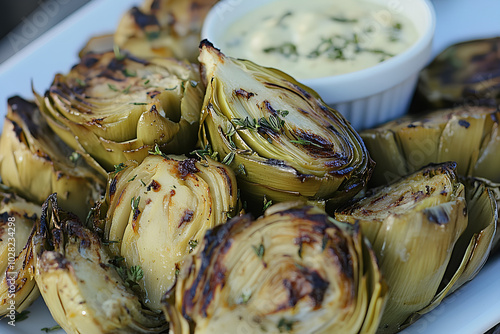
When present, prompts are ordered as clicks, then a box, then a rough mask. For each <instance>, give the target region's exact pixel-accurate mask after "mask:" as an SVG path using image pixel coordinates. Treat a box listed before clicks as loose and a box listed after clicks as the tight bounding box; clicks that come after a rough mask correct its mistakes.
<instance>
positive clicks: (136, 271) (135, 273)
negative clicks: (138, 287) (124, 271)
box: [128, 266, 144, 283]
mask: <svg viewBox="0 0 500 334" xmlns="http://www.w3.org/2000/svg"><path fill="white" fill-rule="evenodd" d="M143 277H144V271H143V270H142V268H141V267H140V266H132V267H130V269H129V271H128V279H129V280H130V281H132V282H135V283H137V282H139V281H140V280H141V279H142V278H143Z"/></svg>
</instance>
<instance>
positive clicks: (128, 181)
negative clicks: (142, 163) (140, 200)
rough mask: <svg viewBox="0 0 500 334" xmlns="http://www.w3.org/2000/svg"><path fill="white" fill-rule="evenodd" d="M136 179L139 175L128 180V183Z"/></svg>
mask: <svg viewBox="0 0 500 334" xmlns="http://www.w3.org/2000/svg"><path fill="white" fill-rule="evenodd" d="M136 177H137V174H136V175H134V177H133V178H131V179H130V180H128V181H127V182H132V181H134V180H135V178H136Z"/></svg>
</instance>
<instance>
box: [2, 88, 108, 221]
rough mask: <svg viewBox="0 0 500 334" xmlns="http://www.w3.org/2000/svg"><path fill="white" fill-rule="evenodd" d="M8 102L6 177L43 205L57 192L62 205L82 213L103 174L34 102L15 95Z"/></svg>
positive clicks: (4, 146) (99, 189)
mask: <svg viewBox="0 0 500 334" xmlns="http://www.w3.org/2000/svg"><path fill="white" fill-rule="evenodd" d="M8 106H9V108H8V112H7V117H6V118H5V120H4V125H3V131H2V137H1V139H0V176H1V177H2V180H3V182H4V183H5V184H6V185H7V186H9V187H11V188H12V189H13V190H14V191H15V192H16V193H18V194H20V195H22V196H24V197H25V198H28V199H30V200H32V201H33V202H35V203H39V204H40V205H41V204H42V203H43V201H45V199H46V198H47V197H48V196H49V195H50V194H52V193H54V192H57V193H58V196H59V201H60V203H61V207H63V208H64V209H66V210H72V211H73V212H74V213H76V214H77V215H78V216H79V217H81V218H84V217H85V216H86V215H87V213H88V211H89V209H90V208H91V207H92V205H94V203H95V202H96V201H98V200H99V199H100V197H101V192H102V193H103V192H104V189H105V179H104V178H103V177H100V176H99V175H96V172H95V170H93V169H92V168H91V167H90V166H89V165H88V164H87V163H86V162H85V160H84V159H83V158H81V156H80V154H79V153H77V152H74V151H73V150H72V149H70V148H69V147H68V146H67V145H66V144H65V143H64V142H63V141H62V140H61V139H60V138H59V137H58V136H57V135H56V134H55V133H54V132H53V131H52V130H51V129H50V127H49V126H48V125H47V123H46V122H45V119H44V118H43V116H42V115H41V113H40V111H39V110H38V108H37V106H36V104H34V103H32V102H29V101H26V100H24V99H22V98H20V97H18V96H14V97H11V98H10V99H9V100H8Z"/></svg>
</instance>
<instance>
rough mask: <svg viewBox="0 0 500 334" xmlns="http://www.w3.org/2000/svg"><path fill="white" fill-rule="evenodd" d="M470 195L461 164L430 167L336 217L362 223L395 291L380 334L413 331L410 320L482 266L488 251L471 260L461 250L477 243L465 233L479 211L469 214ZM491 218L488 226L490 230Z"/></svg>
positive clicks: (378, 190)
mask: <svg viewBox="0 0 500 334" xmlns="http://www.w3.org/2000/svg"><path fill="white" fill-rule="evenodd" d="M465 192H466V191H465V188H464V185H463V184H462V183H460V182H459V181H458V178H457V176H456V164H455V163H452V162H448V163H443V164H438V165H430V166H427V167H425V168H423V169H422V170H420V171H417V172H415V173H414V174H411V175H409V176H407V177H405V178H402V179H400V180H398V181H396V182H394V183H392V184H390V185H388V186H386V187H380V188H376V189H373V190H371V191H370V192H369V193H368V194H367V196H366V197H365V198H363V199H361V200H360V201H358V202H356V203H355V204H352V205H351V206H349V207H347V208H344V209H341V210H338V211H337V212H336V213H335V218H336V219H338V220H340V221H346V222H350V223H354V222H359V224H360V225H361V230H362V231H363V234H364V235H365V236H366V237H367V238H368V240H369V241H370V242H371V244H372V245H373V249H374V251H375V253H376V254H377V258H378V259H379V263H380V266H381V269H382V273H383V274H384V276H385V278H386V279H387V283H388V285H389V287H390V288H389V296H388V301H387V306H386V309H385V311H384V314H383V316H382V321H381V326H380V328H379V330H380V332H381V333H393V332H396V331H397V330H399V329H401V328H402V327H403V326H406V325H408V323H407V322H406V320H407V319H408V318H409V317H410V316H412V315H414V314H415V313H416V312H422V310H424V309H425V308H426V307H428V306H429V305H430V304H432V303H434V302H435V305H437V304H438V303H439V301H440V299H439V300H438V298H435V297H436V296H437V295H439V293H440V289H442V287H441V286H442V285H443V284H446V283H447V282H448V281H449V280H450V279H451V277H452V276H453V275H455V272H457V275H456V278H455V279H454V280H455V282H457V281H461V280H462V279H466V278H465V276H460V275H465V272H468V273H469V272H471V271H473V272H475V271H476V270H479V268H480V267H481V266H482V264H481V263H480V262H482V261H483V260H484V256H485V253H484V251H485V249H481V250H478V251H477V253H476V254H475V255H474V257H475V259H474V260H472V257H470V256H471V254H472V253H471V250H469V251H465V249H464V248H463V247H462V240H463V241H465V242H466V244H465V248H467V245H468V244H469V243H472V241H471V240H474V243H476V242H477V240H476V238H477V236H473V235H472V234H467V233H466V230H467V228H468V217H471V216H470V214H471V213H476V211H471V212H470V213H469V214H468V212H467V207H468V205H467V204H466V193H465ZM476 218H478V217H473V218H471V219H476ZM490 218H491V217H488V219H487V224H491V222H492V221H491V219H490ZM493 229H494V227H493ZM485 234H487V235H489V239H490V240H489V242H488V241H486V245H487V244H491V230H490V228H488V230H487V231H486V232H485ZM461 236H462V237H461ZM464 236H465V237H464ZM460 238H461V239H460ZM486 238H488V237H485V239H486ZM478 245H479V244H478ZM481 245H484V243H482V242H481ZM481 247H482V246H481ZM488 247H489V246H486V248H488ZM452 253H453V254H455V255H456V254H457V253H458V257H454V258H453V259H452ZM464 253H465V254H464ZM426 254H427V255H426ZM486 256H487V254H486ZM463 257H466V258H467V260H466V261H465V262H466V263H467V262H468V263H469V264H465V265H470V267H469V268H468V269H465V267H459V268H457V265H455V261H459V262H461V261H462V259H463ZM469 257H470V258H469ZM476 259H477V260H476ZM450 268H453V270H452V269H450ZM468 278H469V279H470V278H471V277H470V276H468ZM455 282H454V283H453V284H455ZM456 284H458V283H456Z"/></svg>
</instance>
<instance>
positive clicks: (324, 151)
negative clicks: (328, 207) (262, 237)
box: [199, 40, 374, 203]
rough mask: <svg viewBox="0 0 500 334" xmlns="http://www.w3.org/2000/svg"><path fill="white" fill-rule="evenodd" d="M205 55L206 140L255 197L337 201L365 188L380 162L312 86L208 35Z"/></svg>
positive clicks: (203, 116)
mask: <svg viewBox="0 0 500 334" xmlns="http://www.w3.org/2000/svg"><path fill="white" fill-rule="evenodd" d="M199 60H200V62H201V64H202V73H204V78H203V80H204V81H206V84H207V92H206V94H205V101H204V105H203V110H202V128H201V138H202V141H203V142H204V144H205V145H207V144H210V145H211V147H212V148H213V149H214V150H215V151H217V152H218V154H219V156H220V157H221V158H224V161H225V162H227V163H228V164H229V165H230V166H231V167H232V168H233V169H234V170H235V171H237V173H238V183H239V184H240V186H241V189H242V191H244V192H245V193H246V194H247V195H249V196H250V198H252V199H254V200H256V201H259V202H262V197H263V196H264V195H266V196H267V198H268V199H269V198H270V199H272V200H274V201H286V200H298V199H301V200H304V199H305V200H321V199H325V198H329V199H330V200H331V202H332V203H334V202H336V201H338V202H340V201H342V200H344V199H345V198H350V197H352V196H354V195H355V194H356V193H357V192H358V191H359V190H360V189H361V188H363V186H364V185H365V184H366V182H367V179H368V178H369V177H370V174H371V171H372V168H373V165H374V164H373V161H372V160H371V159H370V156H369V155H368V151H367V150H366V148H365V146H364V144H363V141H362V140H361V138H360V137H359V136H358V134H357V133H356V132H355V131H354V129H353V128H352V127H351V126H350V125H349V123H348V122H347V121H346V120H345V119H344V118H343V117H342V115H340V114H339V113H338V112H337V111H336V110H334V109H332V108H330V107H328V106H327V105H326V104H325V103H324V102H323V101H322V100H321V99H320V97H319V96H318V95H317V94H316V93H315V92H314V91H312V90H311V89H309V88H308V87H305V86H303V85H301V84H300V83H298V82H297V81H295V80H294V79H293V78H292V77H290V76H288V75H286V74H285V73H283V72H281V71H278V70H276V69H272V68H265V67H261V66H259V65H256V64H255V63H252V62H250V61H246V60H239V59H233V58H230V57H226V56H224V55H223V54H222V53H221V52H220V51H219V50H217V49H216V48H214V47H213V45H211V44H210V42H208V41H206V40H205V41H202V43H201V54H200V58H199Z"/></svg>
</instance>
